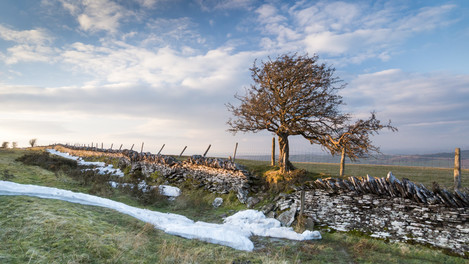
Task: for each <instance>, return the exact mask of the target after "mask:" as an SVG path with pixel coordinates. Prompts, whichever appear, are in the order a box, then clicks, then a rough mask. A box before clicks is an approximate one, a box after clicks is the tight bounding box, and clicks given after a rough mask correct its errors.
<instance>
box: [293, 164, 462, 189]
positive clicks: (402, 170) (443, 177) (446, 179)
mask: <svg viewBox="0 0 469 264" xmlns="http://www.w3.org/2000/svg"><path fill="white" fill-rule="evenodd" d="M294 165H295V166H296V167H297V168H300V169H304V170H307V171H311V172H315V173H319V174H320V175H321V176H324V177H330V176H332V177H337V175H338V174H339V164H330V163H306V162H302V163H294ZM390 171H391V172H392V173H393V174H394V176H396V177H397V178H398V179H402V178H407V179H410V180H412V181H414V182H418V183H423V184H424V185H426V186H427V187H429V188H431V187H432V183H433V182H437V183H438V184H439V185H440V186H444V187H446V188H449V189H452V187H453V186H454V185H453V184H454V182H453V169H444V168H430V167H411V166H392V165H363V164H346V165H345V176H355V177H364V176H366V175H367V174H369V175H370V176H373V177H377V178H382V177H386V176H387V174H388V172H390ZM461 174H462V176H461V183H462V186H463V187H469V170H462V173H461Z"/></svg>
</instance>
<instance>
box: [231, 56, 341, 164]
mask: <svg viewBox="0 0 469 264" xmlns="http://www.w3.org/2000/svg"><path fill="white" fill-rule="evenodd" d="M250 70H251V75H252V78H253V81H254V84H252V85H251V87H250V89H246V94H245V95H244V96H239V95H235V98H236V99H238V100H239V101H240V102H241V104H240V105H239V106H233V105H232V104H227V107H228V110H229V111H230V112H231V113H232V114H233V116H234V118H230V119H229V121H228V122H227V123H228V125H229V126H230V129H229V131H231V132H233V133H236V132H239V131H241V132H254V133H256V132H259V131H262V130H267V131H269V132H272V133H273V134H275V135H277V136H278V142H279V149H280V154H279V165H280V168H281V170H282V171H283V172H287V171H290V170H292V169H294V167H293V165H292V164H291V163H290V160H289V144H288V137H289V136H291V135H302V136H303V137H305V138H307V139H309V140H310V141H311V142H319V140H320V139H321V138H322V137H323V136H324V135H325V134H326V132H327V131H328V127H330V126H333V125H334V124H339V123H342V122H344V120H346V119H347V116H346V115H343V114H341V113H340V112H339V110H338V107H339V106H340V105H341V104H342V97H341V96H339V95H338V94H337V91H338V90H339V89H342V88H343V87H344V86H345V85H344V84H339V83H341V82H342V81H341V80H340V79H339V78H338V77H335V76H334V72H335V69H334V68H332V67H330V66H327V65H326V64H324V63H320V62H318V56H317V55H314V56H312V57H309V56H308V55H307V54H306V55H302V56H298V55H297V54H293V55H288V54H285V55H281V56H279V57H278V58H277V59H275V60H272V59H271V58H269V59H268V61H266V62H261V63H260V66H258V65H257V64H256V61H254V65H253V67H252V68H251V69H250Z"/></svg>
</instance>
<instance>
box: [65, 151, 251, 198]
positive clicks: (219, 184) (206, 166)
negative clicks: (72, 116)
mask: <svg viewBox="0 0 469 264" xmlns="http://www.w3.org/2000/svg"><path fill="white" fill-rule="evenodd" d="M63 147H65V148H68V149H73V150H88V151H94V152H97V153H100V154H105V153H120V154H121V155H122V156H123V157H121V158H120V159H119V167H120V168H125V167H127V166H131V171H137V170H140V171H142V173H143V174H144V175H145V176H147V177H149V176H150V175H151V174H153V173H155V172H157V173H158V174H159V175H160V176H161V177H163V178H164V179H165V181H167V182H168V183H182V182H184V181H188V180H189V181H190V182H191V183H192V184H193V185H194V187H197V188H204V189H206V190H208V191H210V192H215V193H221V194H226V193H229V192H231V191H233V192H236V194H237V197H238V199H239V200H240V201H241V202H242V203H246V201H247V198H248V193H249V192H250V191H251V192H257V191H259V190H258V187H257V184H255V183H256V181H258V179H257V178H256V177H254V176H253V175H251V174H250V173H249V172H248V171H246V170H244V169H243V168H242V167H241V166H239V165H237V164H235V163H234V162H231V161H228V160H223V159H219V158H205V157H202V156H200V155H195V156H192V157H190V158H189V159H187V160H186V161H178V160H176V159H175V158H173V157H171V156H165V155H155V154H151V153H149V152H145V153H140V152H137V151H134V150H128V149H124V150H121V151H119V150H103V149H97V148H94V147H93V148H90V147H76V146H63ZM114 151H116V152H114Z"/></svg>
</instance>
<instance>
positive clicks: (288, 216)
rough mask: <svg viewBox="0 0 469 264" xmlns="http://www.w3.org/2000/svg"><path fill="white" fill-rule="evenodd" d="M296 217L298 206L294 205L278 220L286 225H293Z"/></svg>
mask: <svg viewBox="0 0 469 264" xmlns="http://www.w3.org/2000/svg"><path fill="white" fill-rule="evenodd" d="M295 217H296V207H294V206H292V207H291V208H290V210H288V211H285V212H283V213H281V214H280V215H279V216H278V217H277V220H279V221H280V222H281V223H282V224H283V225H284V226H291V224H292V223H293V221H295Z"/></svg>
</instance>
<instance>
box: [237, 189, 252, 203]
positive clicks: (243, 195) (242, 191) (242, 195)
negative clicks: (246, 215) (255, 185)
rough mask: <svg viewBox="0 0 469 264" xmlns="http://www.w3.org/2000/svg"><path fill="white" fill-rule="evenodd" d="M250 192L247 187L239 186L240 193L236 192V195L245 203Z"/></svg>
mask: <svg viewBox="0 0 469 264" xmlns="http://www.w3.org/2000/svg"><path fill="white" fill-rule="evenodd" d="M248 193H249V191H248V190H247V189H243V188H239V189H238V193H237V194H236V197H238V200H239V201H240V202H241V203H243V204H245V203H246V202H247V199H248Z"/></svg>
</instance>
